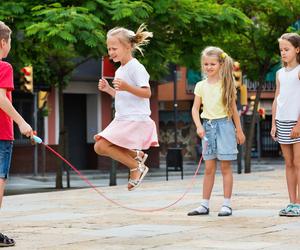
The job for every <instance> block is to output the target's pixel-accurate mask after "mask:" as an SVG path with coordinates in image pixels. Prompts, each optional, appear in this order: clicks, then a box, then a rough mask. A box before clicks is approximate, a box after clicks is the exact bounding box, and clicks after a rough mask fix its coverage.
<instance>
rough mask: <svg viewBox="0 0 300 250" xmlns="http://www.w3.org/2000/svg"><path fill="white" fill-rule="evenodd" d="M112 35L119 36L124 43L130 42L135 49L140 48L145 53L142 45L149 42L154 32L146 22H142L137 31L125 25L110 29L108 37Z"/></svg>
mask: <svg viewBox="0 0 300 250" xmlns="http://www.w3.org/2000/svg"><path fill="white" fill-rule="evenodd" d="M112 36H118V38H119V39H120V41H121V42H122V43H124V44H130V45H131V46H132V50H133V51H135V50H138V51H139V52H140V53H141V54H142V55H144V54H143V49H142V48H141V47H142V46H144V45H147V44H148V43H149V41H150V40H149V38H151V37H153V33H152V32H149V31H147V26H146V25H145V24H141V25H140V27H139V28H138V29H137V31H136V32H135V33H134V32H133V31H132V30H129V29H126V28H123V27H116V28H113V29H111V30H109V31H108V33H107V39H108V38H110V37H112Z"/></svg>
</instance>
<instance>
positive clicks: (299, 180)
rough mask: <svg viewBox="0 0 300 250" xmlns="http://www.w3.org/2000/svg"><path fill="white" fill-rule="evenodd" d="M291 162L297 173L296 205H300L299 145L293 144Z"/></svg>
mask: <svg viewBox="0 0 300 250" xmlns="http://www.w3.org/2000/svg"><path fill="white" fill-rule="evenodd" d="M293 162H294V166H295V169H296V171H297V191H298V193H297V195H296V203H298V204H300V143H295V144H293Z"/></svg>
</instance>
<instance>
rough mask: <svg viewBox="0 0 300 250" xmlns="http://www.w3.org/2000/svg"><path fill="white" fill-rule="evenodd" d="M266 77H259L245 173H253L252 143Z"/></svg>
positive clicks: (247, 146) (248, 133) (249, 131)
mask: <svg viewBox="0 0 300 250" xmlns="http://www.w3.org/2000/svg"><path fill="white" fill-rule="evenodd" d="M263 79H264V77H261V78H260V79H259V84H258V87H257V89H256V97H255V102H254V108H253V113H252V116H251V121H250V127H249V130H248V131H247V133H246V134H247V136H246V138H247V140H246V149H245V173H251V151H252V143H253V138H254V136H255V135H254V132H255V124H256V120H257V119H256V118H257V115H258V114H257V108H258V103H259V101H260V96H261V92H262V86H263V81H264V80H263Z"/></svg>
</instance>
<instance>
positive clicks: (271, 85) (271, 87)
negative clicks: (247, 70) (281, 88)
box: [243, 78, 276, 92]
mask: <svg viewBox="0 0 300 250" xmlns="http://www.w3.org/2000/svg"><path fill="white" fill-rule="evenodd" d="M243 82H244V84H246V85H247V89H248V91H256V89H257V87H258V85H259V83H258V82H257V81H250V80H249V79H247V78H244V79H243ZM275 89H276V83H275V81H265V82H264V83H263V86H262V91H270V92H274V91H275Z"/></svg>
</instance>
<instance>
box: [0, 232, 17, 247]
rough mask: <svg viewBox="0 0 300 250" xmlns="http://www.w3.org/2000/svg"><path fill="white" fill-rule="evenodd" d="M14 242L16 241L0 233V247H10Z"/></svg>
mask: <svg viewBox="0 0 300 250" xmlns="http://www.w3.org/2000/svg"><path fill="white" fill-rule="evenodd" d="M15 244H16V242H15V241H14V240H13V239H10V238H8V237H7V236H6V235H4V234H2V233H0V247H11V246H14V245H15Z"/></svg>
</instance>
